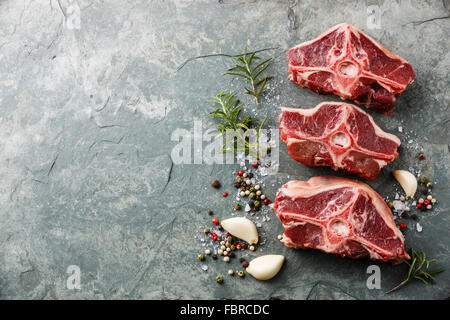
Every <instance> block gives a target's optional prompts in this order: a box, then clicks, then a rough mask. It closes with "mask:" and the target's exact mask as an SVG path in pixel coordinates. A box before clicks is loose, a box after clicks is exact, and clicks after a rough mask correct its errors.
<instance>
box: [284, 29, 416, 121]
mask: <svg viewBox="0 0 450 320" xmlns="http://www.w3.org/2000/svg"><path fill="white" fill-rule="evenodd" d="M287 58H288V60H289V79H290V80H292V81H294V82H296V83H298V84H299V85H301V86H302V87H307V88H309V89H311V90H313V91H315V92H318V93H327V92H331V93H334V94H336V95H338V96H340V97H341V98H343V99H351V100H355V102H357V103H359V104H363V105H365V106H366V107H367V108H369V109H373V110H375V111H377V112H381V113H384V114H386V115H389V114H390V113H391V112H392V108H393V107H394V104H395V101H396V99H397V98H398V97H399V96H400V94H401V93H402V92H403V91H404V90H405V89H406V86H407V85H408V84H410V83H411V82H413V81H414V78H415V77H416V76H415V74H414V71H413V69H412V67H411V66H410V65H409V64H408V62H406V60H404V59H403V58H401V57H399V56H397V55H395V54H393V53H391V52H389V51H388V50H387V49H386V48H385V47H383V46H382V45H381V44H379V43H378V42H377V41H375V40H373V39H372V38H370V37H369V36H367V35H365V34H364V33H362V32H361V31H360V30H358V29H357V28H355V27H353V26H351V25H349V24H347V23H341V24H338V25H337V26H335V27H333V28H331V29H329V30H327V31H325V33H323V34H321V35H320V36H319V37H318V38H316V39H314V40H311V41H308V42H305V43H302V44H300V45H298V46H296V47H294V48H291V49H290V50H289V51H288V52H287Z"/></svg>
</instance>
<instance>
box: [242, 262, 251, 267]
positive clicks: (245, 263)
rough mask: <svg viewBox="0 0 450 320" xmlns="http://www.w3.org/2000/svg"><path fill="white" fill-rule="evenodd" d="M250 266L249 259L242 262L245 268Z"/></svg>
mask: <svg viewBox="0 0 450 320" xmlns="http://www.w3.org/2000/svg"><path fill="white" fill-rule="evenodd" d="M248 266H249V263H248V261H245V260H244V261H243V262H242V267H243V268H247V267H248Z"/></svg>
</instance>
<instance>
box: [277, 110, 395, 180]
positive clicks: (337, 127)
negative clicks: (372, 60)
mask: <svg viewBox="0 0 450 320" xmlns="http://www.w3.org/2000/svg"><path fill="white" fill-rule="evenodd" d="M281 110H282V113H281V115H280V132H281V139H282V140H283V141H284V142H285V143H286V145H287V147H288V151H289V154H290V156H291V157H292V158H293V159H294V160H297V161H299V162H301V163H303V164H306V165H309V166H330V167H332V168H333V169H335V170H337V169H344V170H345V171H346V172H349V173H356V174H358V175H359V176H360V177H362V178H366V179H369V180H372V179H375V178H376V176H377V175H378V173H379V172H380V169H381V168H382V167H384V166H385V165H386V164H387V163H389V162H391V161H392V160H394V159H395V158H397V156H398V153H397V148H398V146H399V145H400V140H399V139H398V138H397V137H396V136H394V135H393V134H390V133H386V132H384V131H383V130H382V129H380V127H378V126H377V125H376V123H375V122H374V120H373V118H372V117H371V116H370V115H368V114H367V113H365V112H364V111H363V110H361V109H360V108H358V107H355V106H353V105H351V104H347V103H343V102H323V103H321V104H319V105H317V106H316V107H315V108H312V109H297V108H281Z"/></svg>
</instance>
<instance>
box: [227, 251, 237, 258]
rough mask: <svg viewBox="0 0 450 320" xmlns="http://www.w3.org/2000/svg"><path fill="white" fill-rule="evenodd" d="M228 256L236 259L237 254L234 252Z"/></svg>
mask: <svg viewBox="0 0 450 320" xmlns="http://www.w3.org/2000/svg"><path fill="white" fill-rule="evenodd" d="M228 256H229V257H230V258H234V257H236V254H235V253H234V252H230V253H229V254H228Z"/></svg>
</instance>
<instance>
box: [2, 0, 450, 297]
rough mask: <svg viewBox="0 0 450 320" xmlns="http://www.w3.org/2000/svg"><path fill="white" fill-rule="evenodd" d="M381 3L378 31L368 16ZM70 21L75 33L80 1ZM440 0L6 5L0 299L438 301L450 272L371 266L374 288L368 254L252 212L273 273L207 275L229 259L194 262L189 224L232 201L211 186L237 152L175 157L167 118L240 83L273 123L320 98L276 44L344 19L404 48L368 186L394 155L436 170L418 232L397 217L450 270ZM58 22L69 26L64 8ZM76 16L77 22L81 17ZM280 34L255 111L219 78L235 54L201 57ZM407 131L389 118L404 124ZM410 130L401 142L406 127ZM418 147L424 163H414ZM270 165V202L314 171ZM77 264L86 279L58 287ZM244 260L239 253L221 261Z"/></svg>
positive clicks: (446, 27) (283, 154) (398, 164)
mask: <svg viewBox="0 0 450 320" xmlns="http://www.w3.org/2000/svg"><path fill="white" fill-rule="evenodd" d="M374 4H375V5H378V6H379V8H380V10H381V11H380V12H381V29H372V30H370V29H368V28H367V8H368V6H369V5H374ZM77 7H78V8H79V9H80V11H79V12H80V25H79V29H78V28H75V29H73V28H72V29H71V28H70V27H71V26H73V24H71V23H72V22H73V21H72V20H71V19H73V17H74V16H73V15H74V14H76V12H77V11H76V8H77ZM449 8H450V6H449V1H412V0H411V1H367V2H366V1H332V0H329V1H316V0H310V1H248V2H247V1H227V0H223V1H219V2H217V1H206V0H205V1H196V0H178V1H138V0H136V1H121V0H108V1H100V0H95V1H94V0H92V1H88V0H80V1H75V0H74V1H69V0H59V1H56V0H46V1H44V0H41V1H24V0H18V1H16V0H14V1H13V0H4V1H1V2H0V105H1V108H0V145H1V147H0V180H1V184H0V244H1V246H0V298H2V299H17V298H25V299H69V298H71V299H88V298H89V299H161V298H163V299H166V298H168V299H174V298H181V299H188V298H190V299H207V298H236V299H250V298H260V299H266V298H270V297H272V298H281V299H307V298H308V299H321V298H323V299H328V298H340V299H415V298H422V299H443V298H447V297H448V296H449V295H450V272H449V271H447V272H444V273H442V274H440V275H438V279H439V283H438V284H437V285H432V286H425V285H422V284H421V283H411V284H410V285H408V286H407V287H405V288H404V289H402V290H400V291H398V292H396V293H394V294H392V295H389V296H387V295H385V294H384V291H385V290H387V289H389V288H391V287H392V286H393V285H395V284H396V283H398V282H399V281H401V278H402V276H403V274H404V272H405V269H404V267H401V266H400V267H398V266H397V267H393V266H391V265H389V264H385V263H378V262H376V263H375V264H377V265H379V266H380V267H381V272H382V279H381V286H382V289H381V290H368V289H367V288H366V279H367V277H368V275H367V274H366V268H367V266H369V265H371V264H373V262H368V261H353V260H345V259H340V258H337V257H335V256H332V255H326V254H323V253H320V252H317V251H313V250H310V251H296V250H292V249H288V248H285V247H284V246H282V245H281V244H280V243H279V242H278V241H277V240H276V235H277V234H279V233H281V232H282V227H281V225H280V223H279V222H278V220H277V219H276V218H275V217H273V216H272V219H271V220H270V221H268V222H265V223H264V224H263V225H262V228H261V231H262V233H263V237H264V239H265V241H266V243H265V245H263V246H261V250H262V251H257V252H255V253H252V254H250V256H257V255H259V254H262V253H274V252H276V253H280V254H284V255H285V256H286V257H287V263H286V264H285V266H284V267H283V269H282V271H281V272H280V274H279V275H278V276H277V277H276V278H274V279H272V280H270V281H267V282H258V281H256V280H255V279H252V278H251V277H246V278H245V279H244V280H242V279H236V278H233V279H230V278H228V277H226V282H225V284H224V285H222V286H219V285H217V284H216V283H215V282H214V277H215V275H216V274H218V273H225V272H226V270H227V269H228V268H229V266H227V265H225V264H224V263H222V262H215V263H212V262H211V261H207V264H208V265H209V270H208V271H207V272H204V271H202V270H201V269H200V267H201V263H199V262H198V261H196V254H197V253H198V252H199V251H200V250H203V247H202V245H201V242H200V241H199V239H198V237H199V236H201V230H202V229H203V227H204V226H205V225H208V223H209V219H210V218H209V217H208V216H207V215H206V210H208V209H213V210H214V211H215V212H216V216H217V217H218V218H225V217H228V216H229V215H230V213H231V210H230V208H232V203H233V197H228V198H226V199H223V198H221V197H220V193H219V192H217V191H212V190H211V188H210V187H209V182H210V181H211V179H213V178H218V179H220V180H221V181H222V183H223V185H224V187H223V190H228V191H230V192H231V191H233V189H232V187H231V183H232V179H233V177H232V171H233V170H236V169H237V168H238V165H217V164H216V165H204V164H203V165H200V164H198V165H194V164H185V165H177V164H173V163H172V161H171V150H172V148H173V147H174V145H175V144H176V143H175V142H173V141H171V134H172V132H174V130H176V129H177V128H184V129H188V130H191V129H192V128H193V126H194V120H195V119H202V120H203V122H204V123H203V124H204V127H205V128H206V127H209V126H211V125H212V124H213V123H212V122H211V121H210V120H207V119H206V118H204V117H203V116H202V115H203V114H205V113H206V112H208V111H209V110H210V109H211V107H210V106H208V104H206V103H205V100H207V99H209V98H210V97H212V96H214V95H215V94H217V93H218V92H219V91H220V90H222V89H228V90H234V91H238V92H239V93H240V97H241V98H242V99H243V101H244V102H246V103H247V105H248V108H247V111H248V112H250V113H253V114H254V115H255V116H257V117H262V116H264V115H265V114H268V115H269V120H268V127H276V121H277V116H278V114H279V111H278V108H279V107H280V106H301V107H312V106H314V105H316V104H317V103H319V102H322V101H325V100H337V98H336V97H334V96H323V95H317V94H315V93H313V92H311V91H309V90H306V89H303V88H300V87H298V86H296V85H295V84H292V83H290V82H289V81H287V80H286V75H287V71H286V69H287V68H286V65H287V62H286V59H285V51H286V49H288V48H289V47H291V46H293V45H296V44H298V43H300V42H303V41H305V40H308V39H311V38H313V37H315V36H317V35H318V34H320V33H321V32H323V31H324V30H326V29H327V28H329V27H331V26H333V25H335V24H337V23H340V22H343V21H347V22H349V23H351V24H353V25H355V26H357V27H359V28H361V29H362V30H364V31H365V32H367V33H368V34H369V35H371V36H373V37H374V38H375V39H377V40H379V41H380V42H381V43H383V44H384V45H385V46H386V47H387V48H389V49H390V50H391V51H393V52H394V53H397V54H399V55H401V56H403V57H404V58H406V59H407V60H408V61H409V62H410V63H411V64H412V66H413V68H414V70H415V72H416V74H417V79H416V81H415V82H414V83H413V84H412V85H411V86H410V87H408V89H407V90H406V92H405V93H404V94H403V95H402V96H401V98H400V99H399V100H398V103H397V105H396V107H395V109H394V112H393V114H392V115H391V116H390V117H384V116H382V115H379V114H373V113H371V114H372V115H373V116H374V118H375V120H376V121H377V122H378V123H379V125H380V126H381V127H382V128H383V129H385V130H386V131H389V132H393V133H395V134H397V135H398V136H399V137H400V139H401V140H402V143H403V144H402V147H401V148H400V152H401V154H400V157H399V158H398V159H397V160H396V161H395V162H394V163H392V164H391V165H389V166H388V167H386V168H385V169H384V170H383V172H382V173H381V175H380V176H379V178H378V179H377V180H375V181H374V182H371V183H370V185H371V186H373V187H374V188H375V189H376V190H377V191H378V192H380V193H381V195H383V196H391V197H392V195H393V193H395V190H396V189H397V190H398V185H396V184H395V182H394V180H393V178H392V177H391V175H390V171H391V170H392V169H394V168H410V167H411V168H413V170H414V171H416V172H417V171H420V172H421V174H425V175H426V176H428V177H430V178H432V179H433V181H434V182H435V188H434V195H435V197H436V198H438V200H439V204H438V205H437V206H436V208H435V209H434V210H433V211H432V212H430V213H423V214H422V213H420V214H419V216H420V223H421V224H422V225H423V232H422V233H418V232H416V231H414V230H413V228H414V223H413V222H412V221H407V224H408V231H407V232H406V244H407V247H408V248H409V247H411V246H413V247H415V248H417V249H419V250H422V249H423V250H425V251H426V252H427V253H428V255H429V256H430V257H434V258H437V259H439V263H437V264H436V266H439V267H445V268H447V269H448V268H449V267H450V263H449V245H450V243H449V213H450V212H449V211H450V210H449V206H450V199H449V190H448V185H449V178H450V175H449V160H450V159H449V145H448V143H449V138H450V133H449V119H450V113H449V112H450V110H449V104H450V93H449V91H448V90H449V84H450V82H449V80H448V73H449V66H450V55H449V50H450V45H449V36H448V35H449V33H450V19H448V16H449ZM68 21H69V22H68ZM75 27H76V21H75ZM245 45H248V46H249V48H250V49H255V50H256V49H261V48H269V47H277V49H275V50H271V51H267V52H264V53H262V55H263V56H273V57H274V63H273V64H272V65H271V67H270V68H269V69H268V72H269V73H271V74H274V75H275V78H274V80H271V81H270V85H269V90H268V92H267V94H266V95H265V96H264V97H263V98H262V103H261V105H260V106H259V107H258V108H255V107H254V104H253V102H252V101H251V99H249V98H248V97H246V96H244V94H242V92H241V90H242V85H243V83H242V82H240V81H236V80H232V79H230V78H228V77H226V76H222V74H223V73H224V71H225V70H226V68H227V67H228V66H230V60H229V58H226V57H209V58H204V59H198V60H194V61H191V62H189V63H187V64H186V65H185V66H184V67H183V68H182V69H181V70H179V71H178V72H177V67H178V66H180V65H181V63H182V62H184V61H185V60H187V59H189V58H191V57H195V56H199V55H205V54H211V53H225V54H239V53H242V50H243V47H244V46H245ZM399 126H401V127H402V128H403V132H401V133H400V132H398V130H397V129H398V127H399ZM410 140H411V143H408V141H410ZM420 150H423V152H424V153H425V155H426V160H425V161H422V162H419V161H418V160H417V153H418V152H419V151H420ZM280 164H281V165H280V170H279V172H278V174H276V175H273V176H268V177H267V178H266V182H265V184H266V188H265V190H266V193H267V194H268V195H269V196H270V197H272V198H273V196H274V195H275V193H276V190H277V188H278V187H279V186H280V185H281V184H283V183H284V182H286V181H287V180H288V179H292V178H297V179H308V178H309V177H311V176H313V175H317V174H324V173H330V170H329V169H323V168H322V169H321V168H309V167H305V166H303V165H301V164H298V163H296V162H295V161H293V160H292V159H291V158H290V157H289V156H288V154H287V151H286V148H285V147H284V146H283V145H282V146H281V148H280ZM70 265H77V266H79V267H80V270H81V289H80V290H69V289H68V288H67V286H66V280H67V278H68V274H67V273H66V270H67V268H68V266H70ZM232 266H233V267H234V268H238V264H237V261H235V262H233V263H232Z"/></svg>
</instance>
